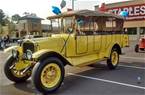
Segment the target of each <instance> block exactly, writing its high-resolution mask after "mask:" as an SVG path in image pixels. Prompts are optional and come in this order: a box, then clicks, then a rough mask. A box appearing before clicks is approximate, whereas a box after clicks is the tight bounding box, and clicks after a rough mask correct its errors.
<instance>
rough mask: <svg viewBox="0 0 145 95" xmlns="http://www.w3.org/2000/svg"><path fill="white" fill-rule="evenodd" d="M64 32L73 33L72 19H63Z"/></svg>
mask: <svg viewBox="0 0 145 95" xmlns="http://www.w3.org/2000/svg"><path fill="white" fill-rule="evenodd" d="M63 25H64V32H65V33H69V31H68V29H69V30H71V31H73V28H74V22H73V17H65V18H63Z"/></svg>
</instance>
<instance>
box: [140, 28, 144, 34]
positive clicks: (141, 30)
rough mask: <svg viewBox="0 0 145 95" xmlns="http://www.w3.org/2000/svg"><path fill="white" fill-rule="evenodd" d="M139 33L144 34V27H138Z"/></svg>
mask: <svg viewBox="0 0 145 95" xmlns="http://www.w3.org/2000/svg"><path fill="white" fill-rule="evenodd" d="M140 34H141V35H145V27H141V28H140Z"/></svg>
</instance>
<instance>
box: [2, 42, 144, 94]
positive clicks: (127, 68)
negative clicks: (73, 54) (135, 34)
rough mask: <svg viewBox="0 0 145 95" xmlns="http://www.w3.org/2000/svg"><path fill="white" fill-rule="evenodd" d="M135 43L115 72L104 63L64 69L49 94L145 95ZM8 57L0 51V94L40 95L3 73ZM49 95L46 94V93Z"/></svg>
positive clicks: (124, 50)
mask: <svg viewBox="0 0 145 95" xmlns="http://www.w3.org/2000/svg"><path fill="white" fill-rule="evenodd" d="M134 45H135V42H131V45H130V47H129V48H125V49H123V52H124V53H125V55H121V56H120V64H119V66H118V68H117V69H116V70H109V69H108V68H107V67H106V65H105V62H99V63H97V64H94V65H93V66H91V67H90V66H86V67H81V68H79V67H70V66H66V67H65V68H66V77H65V80H64V82H63V84H62V86H61V88H60V89H59V90H58V91H57V92H55V93H53V94H50V95H145V52H141V53H135V52H134ZM7 56H8V54H4V53H3V52H2V51H0V95H41V94H40V93H39V92H37V91H36V90H35V88H34V87H33V85H32V83H31V79H29V80H28V81H27V82H25V83H21V84H15V83H13V82H11V81H9V80H8V79H7V78H6V77H5V75H4V73H3V64H4V62H5V60H6V57H7ZM48 95H49V94H48Z"/></svg>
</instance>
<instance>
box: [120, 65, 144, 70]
mask: <svg viewBox="0 0 145 95" xmlns="http://www.w3.org/2000/svg"><path fill="white" fill-rule="evenodd" d="M119 66H121V67H128V68H135V69H143V70H145V68H144V67H138V66H129V65H119Z"/></svg>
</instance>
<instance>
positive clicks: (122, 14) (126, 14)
mask: <svg viewBox="0 0 145 95" xmlns="http://www.w3.org/2000/svg"><path fill="white" fill-rule="evenodd" d="M119 15H121V16H123V17H128V15H129V14H128V12H127V11H121V12H120V13H119Z"/></svg>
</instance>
